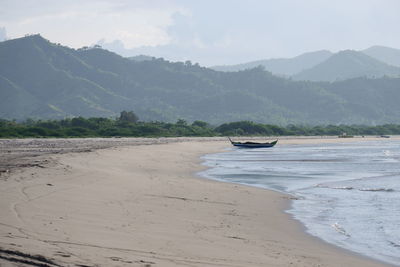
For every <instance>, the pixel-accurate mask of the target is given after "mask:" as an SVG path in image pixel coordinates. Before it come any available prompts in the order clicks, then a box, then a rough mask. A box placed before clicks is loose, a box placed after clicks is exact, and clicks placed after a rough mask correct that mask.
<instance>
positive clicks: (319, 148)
mask: <svg viewBox="0 0 400 267" xmlns="http://www.w3.org/2000/svg"><path fill="white" fill-rule="evenodd" d="M204 160H205V164H206V165H207V166H209V167H211V168H209V169H208V170H206V171H204V172H203V173H202V175H203V176H205V177H207V178H210V179H216V180H220V181H226V182H233V183H239V184H246V185H252V186H256V187H262V188H267V189H272V190H276V191H280V192H284V193H289V194H292V195H294V196H296V200H294V201H293V203H292V207H291V209H290V210H289V211H288V212H290V213H291V214H292V215H293V216H294V217H295V218H296V219H298V220H299V221H301V222H302V223H303V224H304V225H305V226H306V228H307V231H308V232H309V233H310V234H312V235H315V236H317V237H319V238H321V239H323V240H325V241H327V242H329V243H332V244H335V245H337V246H340V247H343V248H346V249H349V250H352V251H354V252H358V253H361V254H364V255H366V256H369V257H372V258H375V259H378V260H382V261H385V262H388V263H392V264H395V265H399V266H400V141H394V140H382V141H377V142H371V141H369V142H357V143H356V142H355V143H343V144H319V145H279V143H278V145H277V146H275V147H273V148H257V149H240V148H232V149H230V150H228V151H227V152H224V153H219V154H212V155H206V156H204Z"/></svg>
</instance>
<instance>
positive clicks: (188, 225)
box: [0, 138, 388, 267]
mask: <svg viewBox="0 0 400 267" xmlns="http://www.w3.org/2000/svg"><path fill="white" fill-rule="evenodd" d="M96 140H99V142H100V143H101V139H96ZM107 140H110V139H107ZM137 140H138V139H131V141H129V140H128V139H126V140H125V141H126V143H124V142H122V141H118V142H122V143H123V144H122V145H121V146H118V145H112V144H111V145H110V146H104V147H111V148H107V149H100V150H99V149H95V150H94V151H91V152H84V153H65V154H54V153H50V152H49V151H48V150H46V149H44V150H45V151H47V152H46V153H45V152H43V153H45V155H42V154H43V153H42V154H41V153H36V154H35V153H33V154H34V155H33V154H32V155H33V156H32V155H30V156H25V157H23V159H24V160H25V161H27V162H33V161H35V160H36V161H38V162H40V164H37V165H29V164H28V165H26V166H27V167H25V168H20V167H21V166H19V167H18V166H17V165H18V164H14V163H15V161H16V160H17V161H19V160H21V158H18V157H14V158H16V160H14V163H12V160H10V157H8V158H7V157H5V156H4V155H5V153H8V154H13V153H14V154H15V155H17V154H18V153H16V152H15V151H14V150H15V149H14V150H13V149H12V148H17V150H18V149H21V150H23V151H25V152H26V149H25V150H24V149H22V148H23V146H22V148H21V147H20V148H18V145H16V143H14V144H13V143H12V142H23V141H18V140H15V141H10V143H8V146H7V145H5V143H4V142H3V143H2V147H1V150H0V152H1V154H0V155H1V156H4V157H2V158H3V159H5V158H7V159H8V163H7V164H8V165H7V164H6V163H4V162H3V166H6V167H7V166H17V167H18V168H14V169H12V168H11V172H8V171H7V172H6V173H5V172H3V174H2V176H0V184H1V186H0V266H15V265H18V266H81V267H82V266H83V267H84V266H307V267H312V266H332V267H333V266H335V267H337V266H366V267H367V266H388V265H384V264H382V263H379V262H375V261H373V260H371V259H367V258H364V257H361V256H359V255H356V254H353V253H349V252H347V251H344V250H342V249H339V248H336V247H334V246H331V245H328V244H326V243H324V242H322V241H320V240H319V239H317V238H314V237H311V236H309V235H307V234H306V233H304V231H303V227H302V226H301V225H300V223H298V222H297V221H295V220H293V219H291V217H290V215H288V214H286V213H285V212H283V210H284V209H285V208H287V207H288V204H289V198H290V197H288V196H286V195H283V194H279V193H275V192H272V191H267V190H262V189H257V188H251V187H246V186H239V185H234V184H228V183H220V182H216V181H210V180H206V179H201V178H198V177H196V175H195V173H196V172H198V171H200V170H201V169H203V168H204V167H202V166H201V164H200V163H201V159H200V156H201V155H203V154H206V153H214V152H218V151H223V150H224V149H225V148H227V147H229V144H228V143H227V142H226V141H221V140H220V139H212V138H211V139H210V138H208V139H205V138H191V139H162V140H163V141H160V139H154V140H152V141H149V140H151V139H146V140H147V141H146V142H147V143H150V144H152V145H146V146H145V145H137V144H141V143H146V142H139V141H137ZM356 140H357V139H351V140H350V139H337V138H335V139H326V138H323V139H320V138H317V139H315V138H313V139H310V138H303V139H284V138H283V139H282V140H281V142H280V144H285V143H315V142H349V141H356ZM362 140H367V139H366V138H363V139H362ZM3 141H4V140H3ZM31 141H32V140H31ZM24 142H28V141H24ZM35 142H39V143H40V142H44V143H46V142H47V141H35ZM52 142H53V143H55V147H57V145H58V147H62V146H63V144H58V143H62V141H57V140H54V139H53V141H52ZM71 142H72V141H71ZM77 142H78V141H77ZM79 142H81V145H77V147H79V148H82V147H85V146H83V144H87V142H90V140H86V141H85V140H83V141H82V140H80V141H79ZM135 142H136V143H135ZM131 144H134V145H135V146H131ZM42 146H44V145H43V144H42ZM64 146H65V144H64ZM37 147H38V149H39V150H40V149H42V148H41V145H38V146H37ZM104 147H100V148H104ZM93 148H99V147H96V146H87V147H85V150H84V151H87V150H90V149H93ZM74 151H75V150H73V149H72V150H67V151H64V152H74ZM39 152H40V151H39ZM21 153H22V152H21ZM57 153H59V152H57ZM15 155H14V156H15ZM38 159H39V160H38ZM6 167H5V168H6ZM7 168H8V167H7ZM7 170H8V169H7Z"/></svg>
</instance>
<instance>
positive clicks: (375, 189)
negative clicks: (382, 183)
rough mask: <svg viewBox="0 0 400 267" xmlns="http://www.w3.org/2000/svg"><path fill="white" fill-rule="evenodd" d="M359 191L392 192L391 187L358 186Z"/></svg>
mask: <svg viewBox="0 0 400 267" xmlns="http://www.w3.org/2000/svg"><path fill="white" fill-rule="evenodd" d="M358 190H359V191H369V192H393V191H395V190H394V189H393V188H360V189H358Z"/></svg>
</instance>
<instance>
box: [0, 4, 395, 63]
mask: <svg viewBox="0 0 400 267" xmlns="http://www.w3.org/2000/svg"><path fill="white" fill-rule="evenodd" d="M399 14H400V0H335V1H332V0H279V1H276V0H240V1H239V0H0V39H3V38H5V37H7V38H8V39H13V38H18V37H22V36H25V35H26V34H36V33H40V34H41V35H42V36H43V37H44V38H46V39H49V40H50V41H51V42H54V43H61V44H63V45H66V46H69V47H73V48H80V47H83V46H91V45H94V44H100V45H102V46H103V47H104V48H106V49H109V50H113V51H115V52H117V53H119V54H121V55H123V56H135V55H139V54H146V55H150V56H155V57H163V58H165V59H168V60H172V61H186V60H190V61H192V62H197V63H200V65H203V66H213V65H225V64H238V63H244V62H249V61H253V60H260V59H268V58H281V57H294V56H297V55H300V54H302V53H305V52H311V51H317V50H323V49H326V50H330V51H332V52H337V51H340V50H345V49H354V50H362V49H365V48H368V47H370V46H373V45H383V46H388V47H393V48H400V27H399V26H398V25H400V15H399Z"/></svg>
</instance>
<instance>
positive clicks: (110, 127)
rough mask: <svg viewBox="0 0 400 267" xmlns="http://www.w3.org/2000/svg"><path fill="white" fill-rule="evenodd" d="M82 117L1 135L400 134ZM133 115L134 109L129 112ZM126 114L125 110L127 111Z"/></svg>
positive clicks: (7, 128)
mask: <svg viewBox="0 0 400 267" xmlns="http://www.w3.org/2000/svg"><path fill="white" fill-rule="evenodd" d="M122 114H123V113H121V116H120V117H119V118H117V119H109V118H83V117H77V118H72V119H63V120H31V119H30V120H26V121H25V122H16V121H8V120H0V138H24V137H58V138H63V137H176V136H299V135H305V136H315V135H331V136H335V135H342V134H343V133H346V134H347V135H399V134H400V125H397V124H385V125H379V126H365V125H324V126H305V125H288V126H285V127H283V126H277V125H271V124H261V123H255V122H251V121H239V122H230V123H224V124H222V125H219V126H212V125H210V124H208V123H207V122H204V121H194V122H193V123H191V124H189V123H187V122H186V121H184V120H178V121H177V122H176V123H168V122H140V121H138V119H137V117H136V116H134V117H130V116H127V117H124V116H123V115H122ZM127 114H128V115H129V114H130V115H134V113H132V112H127ZM125 115H126V114H125Z"/></svg>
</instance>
